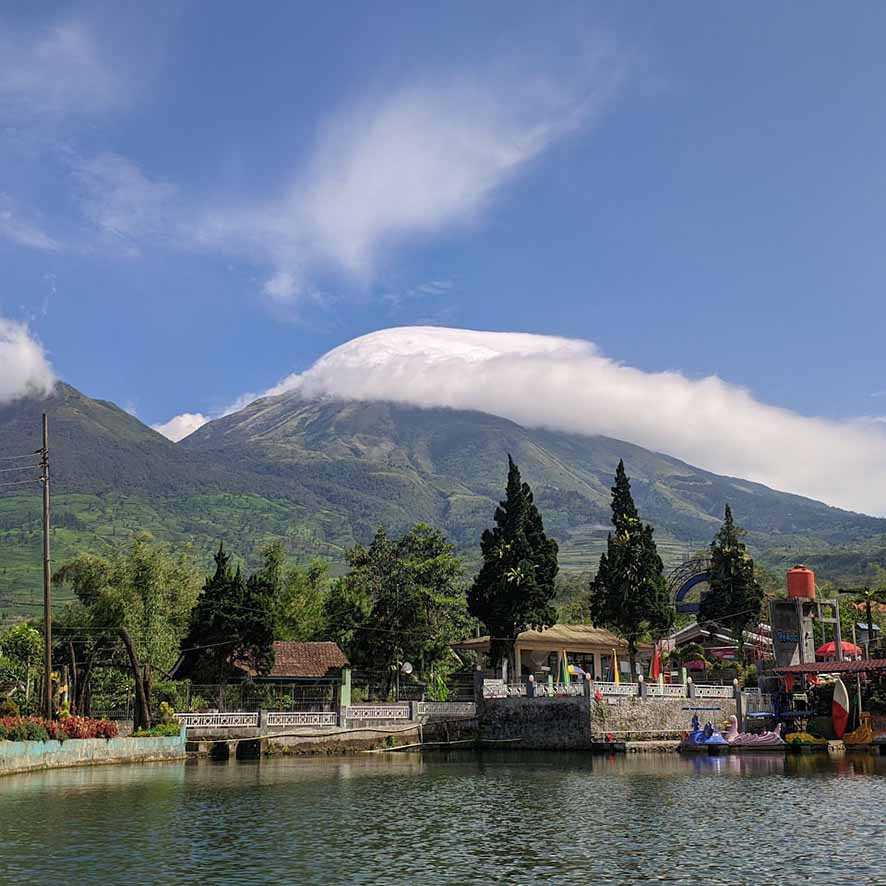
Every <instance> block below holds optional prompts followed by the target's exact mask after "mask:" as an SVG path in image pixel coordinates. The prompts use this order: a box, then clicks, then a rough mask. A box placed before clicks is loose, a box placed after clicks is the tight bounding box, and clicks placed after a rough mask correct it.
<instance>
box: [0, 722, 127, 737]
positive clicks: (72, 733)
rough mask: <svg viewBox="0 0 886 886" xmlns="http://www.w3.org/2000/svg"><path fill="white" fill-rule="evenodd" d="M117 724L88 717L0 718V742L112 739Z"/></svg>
mask: <svg viewBox="0 0 886 886" xmlns="http://www.w3.org/2000/svg"><path fill="white" fill-rule="evenodd" d="M117 734H118V730H117V724H116V723H112V722H111V721H110V720H92V719H90V718H89V717H64V718H63V719H61V720H44V719H43V718H42V717H2V718H0V741H2V740H4V739H5V740H7V741H46V740H47V739H49V738H54V739H57V740H58V741H64V740H65V739H66V738H114V737H115V736H116V735H117Z"/></svg>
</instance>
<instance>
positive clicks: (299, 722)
mask: <svg viewBox="0 0 886 886" xmlns="http://www.w3.org/2000/svg"><path fill="white" fill-rule="evenodd" d="M267 725H268V726H269V727H274V726H337V725H338V714H337V713H336V712H335V711H268V717H267Z"/></svg>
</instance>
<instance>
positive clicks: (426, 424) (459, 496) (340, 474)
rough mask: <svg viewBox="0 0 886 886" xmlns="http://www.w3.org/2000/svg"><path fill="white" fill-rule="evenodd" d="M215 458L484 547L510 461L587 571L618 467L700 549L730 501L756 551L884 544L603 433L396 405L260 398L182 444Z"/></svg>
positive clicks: (863, 527) (671, 535)
mask: <svg viewBox="0 0 886 886" xmlns="http://www.w3.org/2000/svg"><path fill="white" fill-rule="evenodd" d="M180 445H181V446H182V448H184V449H186V450H187V451H189V452H192V453H203V454H204V455H206V457H207V458H208V459H210V460H212V461H214V462H218V461H220V460H225V461H226V462H228V463H229V464H235V463H241V464H245V463H249V464H250V465H251V467H252V469H253V470H256V469H260V470H261V471H262V472H263V473H267V474H272V475H274V476H275V477H277V479H278V481H279V483H280V488H281V489H286V490H287V494H289V495H292V494H295V491H296V490H300V491H301V494H302V495H303V496H305V498H306V500H310V501H311V502H312V503H315V502H316V503H320V502H322V503H324V505H325V506H327V507H329V508H331V509H333V510H339V511H341V510H342V509H343V510H344V511H345V512H346V513H347V514H348V517H349V523H350V525H351V526H352V527H353V529H354V532H355V534H356V535H357V536H359V537H365V536H366V535H367V534H368V533H369V532H371V531H372V529H373V528H374V527H375V526H376V525H377V524H378V523H379V522H384V523H386V524H388V525H390V526H392V527H394V528H403V527H405V526H407V525H409V524H411V523H413V522H415V520H417V519H422V520H427V521H428V522H432V523H434V524H436V525H439V526H442V527H443V528H445V529H446V531H447V532H448V533H449V535H450V536H451V537H452V538H453V540H454V541H456V543H457V544H459V545H460V546H464V547H469V546H472V545H475V544H476V541H477V537H478V532H479V530H480V529H481V528H482V527H484V526H485V525H486V524H487V523H488V522H489V520H490V517H491V515H492V513H493V510H494V508H495V504H496V502H497V500H498V499H499V498H500V497H501V494H502V489H503V484H504V477H505V460H506V455H507V453H509V452H510V453H511V454H512V455H513V457H514V459H515V460H516V461H517V463H518V464H519V465H520V468H521V470H522V472H523V475H524V477H525V478H526V479H527V480H529V481H530V482H531V483H532V485H533V488H534V489H535V492H536V499H537V501H538V503H539V505H540V506H541V508H542V511H543V513H544V517H545V522H546V525H547V526H548V527H549V528H550V530H551V531H552V532H553V533H554V535H555V536H556V537H557V538H558V539H560V541H561V546H562V548H563V550H564V555H565V558H566V560H567V562H573V563H574V564H575V565H585V566H586V565H589V561H588V559H587V557H585V556H583V555H582V551H583V549H584V548H586V547H587V546H588V545H591V546H592V547H594V548H597V549H600V548H601V547H602V542H603V540H604V539H605V535H606V531H607V530H608V524H609V495H610V491H609V487H610V485H611V483H612V477H613V475H614V473H615V467H616V465H617V463H618V460H619V458H624V460H625V465H626V467H627V469H628V473H629V475H630V476H631V478H632V485H633V490H634V495H635V499H636V501H637V504H638V507H639V508H640V510H641V513H642V514H643V516H644V518H645V519H647V520H649V521H650V522H652V523H653V524H654V525H655V526H656V528H657V532H658V537H659V540H660V541H664V542H665V543H666V544H667V543H671V544H675V543H676V544H677V546H678V547H679V548H681V549H682V550H683V551H685V550H689V549H691V548H693V547H698V546H705V545H707V544H708V543H709V542H710V539H711V536H712V535H713V533H714V532H715V531H716V529H717V527H718V526H719V523H720V520H721V518H722V514H723V508H724V505H725V504H726V502H727V501H728V502H729V503H730V504H731V505H732V507H733V511H734V512H735V513H736V514H737V515H740V519H741V522H742V524H743V525H744V526H745V527H746V528H747V529H748V532H749V536H750V540H751V542H752V544H754V545H755V547H757V548H758V549H763V548H767V549H768V548H772V547H774V546H776V545H779V544H781V545H783V546H786V547H790V546H791V545H794V544H796V543H799V542H801V541H803V540H804V539H815V540H816V542H817V543H819V544H824V545H830V544H835V543H836V544H839V543H843V542H846V541H849V540H854V541H857V540H859V539H867V538H872V537H876V536H879V535H881V534H883V532H884V530H886V521H884V520H879V519H876V518H872V517H867V516H865V515H861V514H854V513H850V512H847V511H842V510H840V509H838V508H832V507H829V506H827V505H824V504H822V503H821V502H817V501H813V500H811V499H808V498H804V497H802V496H798V495H791V494H788V493H783V492H776V491H774V490H772V489H769V488H768V487H766V486H762V485H760V484H758V483H750V482H748V481H745V480H739V479H736V478H731V477H722V476H719V475H717V474H713V473H710V472H708V471H703V470H700V469H698V468H694V467H692V466H690V465H687V464H686V463H684V462H681V461H679V460H678V459H675V458H671V457H670V456H667V455H661V454H659V453H655V452H650V451H649V450H646V449H643V448H641V447H639V446H635V445H633V444H631V443H625V442H623V441H620V440H614V439H611V438H608V437H601V436H596V437H585V436H580V435H575V434H566V433H561V432H556V431H546V430H537V429H536V430H533V429H527V428H524V427H521V426H520V425H518V424H515V423H514V422H512V421H509V420H507V419H504V418H499V417H497V416H492V415H487V414H483V413H477V412H464V411H457V410H448V409H420V408H416V407H410V406H402V405H396V404H392V403H378V402H342V401H333V400H321V401H312V400H303V399H301V398H300V397H299V396H298V395H297V394H288V395H287V394H284V395H280V396H278V397H272V398H265V399H262V400H258V401H256V402H254V403H252V404H250V405H249V406H247V407H246V408H245V409H243V410H241V411H239V412H237V413H234V414H233V415H229V416H226V417H225V418H221V419H218V420H216V421H213V422H210V423H209V424H207V425H204V426H203V427H202V428H200V430H198V431H197V432H196V433H194V434H192V435H191V436H190V437H187V438H186V439H185V440H184V441H182V443H181V444H180Z"/></svg>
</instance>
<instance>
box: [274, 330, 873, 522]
mask: <svg viewBox="0 0 886 886" xmlns="http://www.w3.org/2000/svg"><path fill="white" fill-rule="evenodd" d="M287 391H297V392H299V393H300V394H302V395H303V396H308V397H318V396H335V397H342V398H352V399H358V400H391V401H395V402H400V403H409V404H414V405H418V406H426V407H432V406H438V407H439V406H443V407H452V408H457V409H476V410H481V411H483V412H489V413H493V414H495V415H501V416H504V417H506V418H510V419H512V420H514V421H516V422H518V423H520V424H523V425H526V426H542V427H548V428H554V429H557V430H563V431H570V432H575V433H581V434H604V435H607V436H610V437H615V438H618V439H621V440H626V441H629V442H632V443H636V444H639V445H640V446H645V447H648V448H650V449H653V450H656V451H660V452H665V453H668V454H670V455H673V456H676V457H678V458H681V459H684V460H685V461H687V462H689V463H691V464H694V465H697V466H699V467H702V468H707V469H708V470H711V471H715V472H717V473H720V474H726V475H730V476H735V477H741V478H746V479H748V480H754V481H757V482H760V483H764V484H766V485H768V486H771V487H774V488H777V489H783V490H789V491H791V492H797V493H800V494H802V495H807V496H810V497H812V498H816V499H820V500H822V501H826V502H828V503H829V504H834V505H838V506H841V507H845V508H850V509H853V510H861V511H865V512H867V513H873V514H886V432H884V431H886V429H884V428H883V427H882V425H880V424H878V423H877V422H875V421H871V420H863V419H859V420H851V421H833V420H827V419H822V418H813V417H807V416H803V415H798V414H797V413H794V412H791V411H790V410H787V409H782V408H779V407H776V406H771V405H769V404H766V403H761V402H760V401H759V400H756V399H755V398H754V397H753V395H752V394H751V393H750V392H749V391H747V390H745V389H743V388H740V387H737V386H735V385H731V384H729V383H728V382H725V381H723V380H722V379H720V378H717V377H716V376H709V377H707V378H702V379H690V378H687V377H686V376H685V375H683V374H682V373H680V372H676V371H675V372H645V371H643V370H640V369H636V368H633V367H631V366H625V365H623V364H621V363H617V362H616V361H614V360H611V359H610V358H608V357H605V356H603V355H602V354H601V353H600V352H599V350H598V349H597V347H596V346H595V345H594V344H593V343H591V342H588V341H581V340H576V339H564V338H555V337H552V336H542V335H531V334H524V333H503V332H474V331H470V330H462V329H445V328H441V327H403V328H398V329H386V330H383V331H380V332H375V333H372V334H370V335H366V336H363V337H361V338H357V339H354V340H353V341H350V342H347V343H346V344H344V345H341V346H340V347H338V348H335V349H334V350H332V351H330V352H329V353H328V354H326V355H325V356H324V357H322V358H321V359H320V360H318V361H317V362H316V363H315V364H314V365H313V366H312V367H311V368H310V369H309V370H307V371H306V372H304V373H302V374H294V375H291V376H289V377H287V378H286V379H284V380H283V381H281V382H280V383H279V384H278V385H275V386H274V387H273V388H271V389H270V390H269V391H268V392H267V394H268V395H273V394H279V393H284V392H287Z"/></svg>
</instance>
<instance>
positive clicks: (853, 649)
mask: <svg viewBox="0 0 886 886" xmlns="http://www.w3.org/2000/svg"><path fill="white" fill-rule="evenodd" d="M840 645H841V646H842V647H843V655H861V649H860V648H859V647H858V646H856V645H855V644H854V643H850V642H849V641H848V640H843V641H842V642H841V643H840ZM815 654H816V655H820V656H821V657H822V658H828V657H829V656H836V654H837V644H836V642H835V641H834V640H829V641H828V642H827V643H824V644H823V645H821V646H819V647H818V649H816V650H815Z"/></svg>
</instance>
